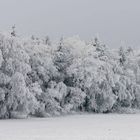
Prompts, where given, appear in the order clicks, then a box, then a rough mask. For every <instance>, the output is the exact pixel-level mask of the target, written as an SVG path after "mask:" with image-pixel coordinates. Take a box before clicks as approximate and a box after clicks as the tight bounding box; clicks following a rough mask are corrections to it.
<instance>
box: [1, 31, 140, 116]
mask: <svg viewBox="0 0 140 140" xmlns="http://www.w3.org/2000/svg"><path fill="white" fill-rule="evenodd" d="M123 107H124V108H137V109H138V108H140V53H139V52H138V51H134V50H132V49H131V48H127V49H124V48H123V47H121V48H119V49H118V50H110V49H109V48H108V47H106V46H105V45H103V44H101V43H100V42H99V40H98V39H97V38H95V39H94V40H92V41H90V42H85V41H83V40H80V39H79V37H71V38H62V39H60V41H58V42H50V40H49V38H48V37H46V38H45V39H39V38H35V37H34V36H32V38H31V39H23V38H20V37H16V35H7V34H6V35H5V34H2V33H0V118H25V117H28V116H37V117H47V116H53V115H61V114H68V113H73V112H97V113H107V112H113V111H118V109H120V108H123Z"/></svg>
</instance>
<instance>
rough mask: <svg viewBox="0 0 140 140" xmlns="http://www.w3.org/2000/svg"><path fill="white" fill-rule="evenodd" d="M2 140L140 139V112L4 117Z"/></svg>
mask: <svg viewBox="0 0 140 140" xmlns="http://www.w3.org/2000/svg"><path fill="white" fill-rule="evenodd" d="M0 140H140V114H134V115H133V114H130V115H128V114H126V115H117V114H92V115H91V114H90V115H87V114H86V115H72V116H65V117H54V118H32V119H25V120H0Z"/></svg>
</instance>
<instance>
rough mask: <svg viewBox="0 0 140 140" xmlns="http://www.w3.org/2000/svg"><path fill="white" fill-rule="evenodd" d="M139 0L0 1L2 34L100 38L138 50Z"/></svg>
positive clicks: (115, 44) (117, 45) (54, 37)
mask: <svg viewBox="0 0 140 140" xmlns="http://www.w3.org/2000/svg"><path fill="white" fill-rule="evenodd" d="M139 4H140V2H139V1H138V0H134V1H132V0H131V1H128V0H118V1H112V0H106V1H103V0H82V1H81V0H71V1H69V0H59V1H56V0H40V1H39V0H24V1H19V0H5V1H3V0H0V17H1V23H0V31H7V30H10V29H11V26H12V25H14V24H15V25H16V30H17V32H18V34H19V35H22V36H31V35H35V36H46V35H49V36H50V38H51V39H56V38H60V37H61V36H64V37H69V36H73V35H79V36H80V38H82V39H85V40H90V39H91V38H92V37H95V36H96V35H97V34H98V35H99V37H100V39H101V41H102V42H104V43H105V44H107V45H108V46H110V47H112V48H114V47H120V45H122V44H123V45H124V46H131V47H135V48H136V47H139V46H140V40H139V34H140V30H139V24H140V19H139V14H140V9H139Z"/></svg>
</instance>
